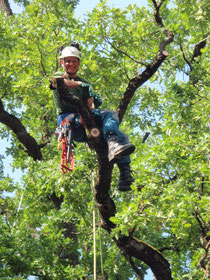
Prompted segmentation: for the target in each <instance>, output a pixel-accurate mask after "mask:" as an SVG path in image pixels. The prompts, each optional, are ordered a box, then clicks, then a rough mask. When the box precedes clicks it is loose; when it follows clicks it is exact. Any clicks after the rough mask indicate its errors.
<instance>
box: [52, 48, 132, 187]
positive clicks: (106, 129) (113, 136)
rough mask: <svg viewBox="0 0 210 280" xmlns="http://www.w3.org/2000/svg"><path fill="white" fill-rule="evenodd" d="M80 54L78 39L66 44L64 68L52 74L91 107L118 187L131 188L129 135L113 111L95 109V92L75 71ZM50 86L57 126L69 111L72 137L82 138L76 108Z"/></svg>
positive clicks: (63, 58) (63, 56)
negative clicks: (114, 165)
mask: <svg viewBox="0 0 210 280" xmlns="http://www.w3.org/2000/svg"><path fill="white" fill-rule="evenodd" d="M80 58H81V52H80V46H79V44H78V43H75V42H73V43H71V44H70V46H69V47H65V48H64V49H62V51H61V54H60V63H61V66H62V68H63V70H64V72H57V73H55V74H54V76H63V77H64V83H65V86H66V88H67V89H68V91H69V94H73V95H75V96H76V97H77V98H78V99H79V100H80V101H81V102H84V103H86V104H87V105H88V106H89V108H90V109H91V110H92V112H93V115H94V120H95V122H96V123H97V124H98V126H99V127H100V131H101V134H102V135H103V138H104V140H105V141H106V142H107V144H108V159H109V161H110V162H111V163H117V165H118V167H119V169H120V178H119V181H118V190H119V191H129V190H131V188H130V186H131V184H132V183H133V182H134V178H133V177H132V176H131V170H130V162H131V161H130V156H129V155H130V154H131V153H132V152H134V150H135V146H134V145H133V144H131V143H129V142H128V137H127V136H126V135H125V134H124V133H122V132H121V131H119V120H118V116H117V113H116V112H115V111H109V110H99V109H97V108H98V106H100V103H98V102H95V94H94V91H93V88H92V86H91V85H90V83H88V82H87V81H85V80H84V79H82V78H81V77H79V76H78V75H77V72H78V70H79V65H80ZM50 88H51V89H52V90H53V98H54V102H55V106H56V110H57V114H58V124H59V126H60V125H61V122H62V121H63V120H64V119H65V118H66V117H67V116H68V115H69V114H72V113H73V114H74V117H73V120H72V127H73V131H74V140H75V141H77V142H85V141H86V140H85V139H86V134H85V129H84V127H83V126H82V124H81V118H80V115H79V114H78V112H77V110H76V108H74V106H73V105H72V104H71V103H69V102H66V101H64V100H63V99H61V98H60V95H59V93H58V91H57V89H56V86H55V85H54V84H51V85H50ZM96 101H97V100H96ZM101 103H102V102H101Z"/></svg>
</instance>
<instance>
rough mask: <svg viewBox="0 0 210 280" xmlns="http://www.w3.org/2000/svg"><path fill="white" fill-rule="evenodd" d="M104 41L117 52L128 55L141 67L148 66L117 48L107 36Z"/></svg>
mask: <svg viewBox="0 0 210 280" xmlns="http://www.w3.org/2000/svg"><path fill="white" fill-rule="evenodd" d="M104 40H105V41H106V42H107V43H108V44H109V45H110V46H112V48H113V49H115V50H116V51H117V52H119V53H122V54H124V55H126V56H127V57H128V58H130V59H131V60H132V61H134V62H136V63H138V64H141V65H143V66H146V64H144V63H143V62H141V61H138V60H136V59H134V58H133V57H131V56H130V55H129V54H128V53H126V52H124V51H123V50H121V49H119V48H117V47H116V46H115V45H114V44H112V43H111V42H110V41H109V39H108V38H107V35H106V36H105V37H104Z"/></svg>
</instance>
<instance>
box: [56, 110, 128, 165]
mask: <svg viewBox="0 0 210 280" xmlns="http://www.w3.org/2000/svg"><path fill="white" fill-rule="evenodd" d="M92 113H93V116H94V120H95V122H96V124H97V125H98V126H99V128H100V130H101V132H102V135H103V137H104V140H105V141H106V142H107V141H108V137H109V135H110V133H111V134H114V135H117V136H118V138H119V140H120V142H121V143H123V144H126V143H128V137H127V136H126V135H125V134H124V133H123V132H121V131H120V130H119V119H118V116H117V113H116V112H115V111H109V110H98V109H94V110H92ZM69 114H70V113H66V114H61V115H59V117H58V125H59V126H60V124H61V122H62V120H63V119H64V118H66V117H67V116H68V115H69ZM72 125H73V129H74V140H75V141H77V142H86V133H85V129H84V127H83V126H82V124H81V121H80V115H79V114H75V115H74V117H73V118H72ZM130 162H131V160H130V156H124V157H122V158H121V160H119V161H118V162H117V165H118V166H119V168H120V167H121V166H124V165H128V164H130Z"/></svg>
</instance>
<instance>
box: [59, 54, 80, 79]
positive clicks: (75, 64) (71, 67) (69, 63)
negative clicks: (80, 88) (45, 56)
mask: <svg viewBox="0 0 210 280" xmlns="http://www.w3.org/2000/svg"><path fill="white" fill-rule="evenodd" d="M61 65H62V66H63V68H64V70H65V71H66V73H67V74H69V75H72V76H74V75H76V73H77V71H78V69H79V65H80V60H79V59H78V58H77V57H73V56H68V57H65V58H64V59H62V60H61Z"/></svg>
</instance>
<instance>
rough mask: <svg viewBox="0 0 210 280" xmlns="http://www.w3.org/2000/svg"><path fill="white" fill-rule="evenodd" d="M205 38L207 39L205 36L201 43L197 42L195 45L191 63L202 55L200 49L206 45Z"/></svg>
mask: <svg viewBox="0 0 210 280" xmlns="http://www.w3.org/2000/svg"><path fill="white" fill-rule="evenodd" d="M207 38H208V36H205V38H204V39H203V40H202V41H201V42H199V43H198V44H196V45H195V47H194V51H193V56H192V58H191V61H194V60H195V58H196V57H198V56H201V55H202V52H201V49H204V48H205V46H206V43H207Z"/></svg>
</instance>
